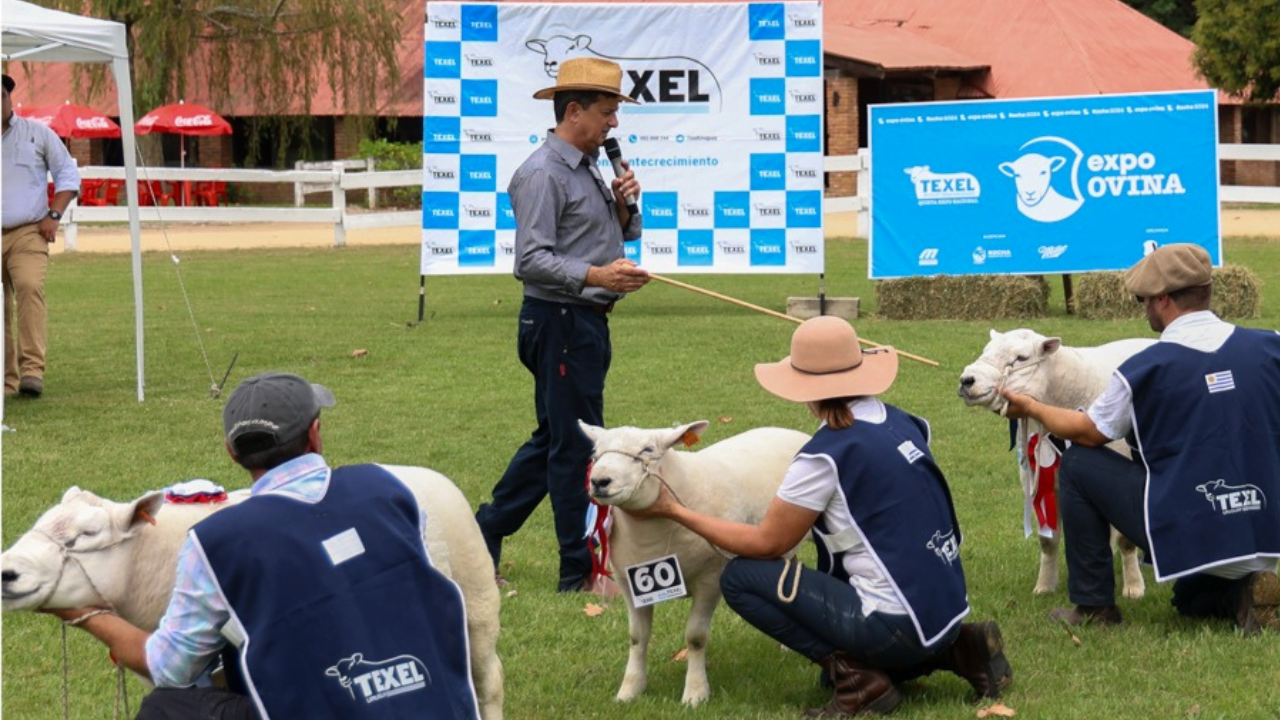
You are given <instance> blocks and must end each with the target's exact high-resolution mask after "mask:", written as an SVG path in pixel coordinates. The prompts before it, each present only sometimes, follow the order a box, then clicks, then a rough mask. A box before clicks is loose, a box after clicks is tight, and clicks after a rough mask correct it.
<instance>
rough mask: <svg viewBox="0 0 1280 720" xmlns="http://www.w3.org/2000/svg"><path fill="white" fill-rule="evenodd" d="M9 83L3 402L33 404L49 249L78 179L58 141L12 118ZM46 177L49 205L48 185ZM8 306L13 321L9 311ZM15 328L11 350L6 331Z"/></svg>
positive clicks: (39, 376)
mask: <svg viewBox="0 0 1280 720" xmlns="http://www.w3.org/2000/svg"><path fill="white" fill-rule="evenodd" d="M15 85H16V83H15V82H14V80H13V78H11V77H9V76H8V75H5V76H4V113H3V124H4V142H3V152H0V158H2V160H3V173H2V174H3V178H4V179H3V184H4V193H3V201H2V203H0V204H2V205H3V208H2V210H0V215H2V216H3V225H4V254H3V264H4V277H3V280H4V316H5V321H6V322H5V323H4V394H5V395H13V394H14V393H21V394H22V395H24V396H26V397H32V398H38V397H40V395H41V394H42V393H43V392H44V370H45V347H46V344H45V323H46V319H47V317H48V313H47V311H46V309H45V304H44V279H45V275H46V274H47V272H48V270H49V244H50V243H52V242H53V241H54V240H56V239H57V237H58V223H59V221H61V220H62V213H64V212H66V210H67V206H68V205H70V204H71V200H72V198H74V197H75V196H76V195H78V194H79V193H80V173H79V172H78V171H77V170H76V163H75V161H74V160H73V159H72V158H71V154H70V153H68V152H67V148H66V147H65V146H64V145H63V144H62V140H60V139H58V136H57V135H55V134H54V132H53V131H52V130H50V129H49V128H48V127H47V126H45V125H42V124H40V123H38V122H35V121H34V120H28V119H27V118H21V117H18V116H17V115H15V114H14V113H13V102H12V100H11V99H10V97H9V94H10V93H12V92H13V89H14V87H15ZM49 175H52V176H53V188H54V194H53V199H52V200H50V199H49V192H48V177H49ZM15 304H16V307H17V311H18V314H17V317H16V318H14V316H13V310H14V306H15ZM14 327H17V331H18V338H17V344H16V345H15V344H14V338H13V328H14Z"/></svg>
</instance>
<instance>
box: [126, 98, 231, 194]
mask: <svg viewBox="0 0 1280 720" xmlns="http://www.w3.org/2000/svg"><path fill="white" fill-rule="evenodd" d="M133 132H134V133H135V134H137V135H150V134H151V133H153V132H158V133H173V134H174V135H182V136H183V137H182V147H181V149H180V151H179V152H178V167H183V168H185V167H186V166H187V138H186V136H187V135H230V134H231V123H229V122H227V121H226V119H225V118H223V117H222V116H221V115H219V114H218V113H216V112H214V111H212V110H210V109H209V108H207V107H205V106H203V105H197V104H196V103H188V102H183V101H182V100H179V101H178V104H177V105H162V106H160V107H158V108H156V109H155V110H152V111H151V112H149V113H147V114H146V115H143V116H142V119H141V120H139V121H138V122H137V124H135V125H134V126H133ZM190 196H191V184H190V183H189V182H187V181H185V180H184V181H183V182H182V204H183V205H190V204H191V202H190V200H191V197H190Z"/></svg>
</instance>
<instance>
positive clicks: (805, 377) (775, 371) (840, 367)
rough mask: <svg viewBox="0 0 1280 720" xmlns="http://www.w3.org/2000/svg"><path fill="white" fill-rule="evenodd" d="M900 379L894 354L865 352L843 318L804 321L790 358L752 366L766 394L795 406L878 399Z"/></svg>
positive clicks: (881, 350) (794, 337) (884, 349)
mask: <svg viewBox="0 0 1280 720" xmlns="http://www.w3.org/2000/svg"><path fill="white" fill-rule="evenodd" d="M897 376H898V351H897V350H894V349H893V348H891V347H878V348H875V349H872V350H867V351H865V352H864V351H863V350H862V348H861V347H860V346H859V345H858V333H857V331H856V330H854V329H853V326H852V325H850V324H849V323H848V322H846V321H845V320H842V319H841V318H838V317H833V316H831V315H824V316H820V317H816V318H811V319H809V320H805V321H804V323H803V324H802V325H800V327H798V328H796V332H795V334H794V335H792V336H791V354H790V355H788V356H787V357H785V358H782V360H781V361H779V362H776V363H760V364H759V365H756V380H758V381H759V382H760V385H761V386H762V387H764V389H765V390H768V391H769V392H771V393H773V394H774V395H777V396H778V397H780V398H784V399H786V400H791V401H793V402H810V401H814V400H826V399H828V398H841V397H857V396H860V395H879V394H880V393H883V392H884V391H885V390H888V389H889V386H890V385H892V384H893V380H894V378H896V377H897Z"/></svg>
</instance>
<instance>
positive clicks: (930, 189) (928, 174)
mask: <svg viewBox="0 0 1280 720" xmlns="http://www.w3.org/2000/svg"><path fill="white" fill-rule="evenodd" d="M903 172H904V173H906V174H907V175H908V176H910V177H911V184H912V185H913V186H914V187H915V190H916V201H917V202H918V203H919V204H920V205H943V204H945V205H951V204H959V203H976V202H977V201H978V198H979V197H980V196H981V195H982V186H981V185H979V184H978V178H976V177H974V176H973V175H971V174H969V173H966V172H954V173H936V172H933V171H932V170H930V169H929V166H928V165H916V166H914V167H909V168H904V169H903Z"/></svg>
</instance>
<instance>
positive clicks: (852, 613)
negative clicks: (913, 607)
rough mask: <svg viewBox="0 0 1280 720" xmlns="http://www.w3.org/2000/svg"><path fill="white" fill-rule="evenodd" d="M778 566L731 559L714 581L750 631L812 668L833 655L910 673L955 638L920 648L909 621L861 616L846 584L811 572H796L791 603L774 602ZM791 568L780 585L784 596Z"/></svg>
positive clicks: (803, 569)
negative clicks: (838, 653) (839, 653)
mask: <svg viewBox="0 0 1280 720" xmlns="http://www.w3.org/2000/svg"><path fill="white" fill-rule="evenodd" d="M783 566H784V562H783V561H782V560H753V559H750V558H741V557H740V558H735V559H734V560H732V561H731V562H730V563H729V564H728V566H726V567H725V569H724V574H723V575H721V576H720V589H721V591H722V592H723V593H724V600H725V602H726V603H728V605H729V607H731V608H733V610H734V612H736V613H738V614H739V615H741V616H742V619H743V620H746V621H747V622H748V623H750V624H751V625H752V626H753V627H755V628H756V629H757V630H759V631H760V632H763V633H764V634H765V635H768V636H769V637H771V638H773V639H775V640H777V641H778V642H780V643H782V644H783V645H786V646H787V647H789V648H791V649H792V650H795V651H796V652H798V653H800V654H801V655H804V656H805V657H807V658H809V659H810V660H812V661H813V662H818V661H820V660H822V659H823V658H825V657H827V656H828V655H830V654H832V653H833V652H835V651H837V650H842V651H844V652H846V653H849V654H850V655H852V656H853V657H854V658H855V659H856V660H858V661H859V662H861V663H865V664H866V665H869V666H871V667H875V668H880V669H889V670H891V669H899V668H911V667H914V666H917V665H920V664H921V663H923V662H925V661H926V660H928V659H929V658H930V657H932V656H933V655H934V653H936V652H938V651H939V650H942V649H945V648H947V647H950V645H951V643H952V642H954V641H955V638H956V636H957V635H958V634H959V632H960V625H959V623H957V624H956V625H955V627H954V628H953V629H952V631H951V632H950V633H949V634H948V635H946V636H944V637H943V638H942V639H940V640H939V641H938V642H937V643H935V644H934V645H932V646H930V647H925V646H923V645H921V644H920V639H919V638H918V637H917V635H916V631H915V627H914V626H913V625H912V623H911V618H910V617H908V616H906V615H887V614H884V613H878V612H875V613H871V614H870V615H867V616H863V614H862V600H861V599H860V598H859V597H858V592H857V591H856V590H854V589H853V586H851V585H849V583H847V582H845V581H843V580H839V579H836V578H834V577H832V576H830V575H826V574H824V573H820V572H818V571H817V570H813V569H812V568H806V567H800V586H799V588H798V590H797V591H796V593H795V599H794V600H792V601H790V602H787V601H785V600H782V599H781V598H779V597H778V578H779V576H780V575H781V574H782V571H783ZM796 568H797V564H796V563H792V564H791V565H790V568H789V570H788V572H787V577H786V578H785V580H784V582H783V591H784V593H785V594H790V590H791V587H792V582H793V581H794V579H795V572H796Z"/></svg>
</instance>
